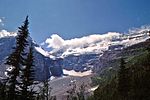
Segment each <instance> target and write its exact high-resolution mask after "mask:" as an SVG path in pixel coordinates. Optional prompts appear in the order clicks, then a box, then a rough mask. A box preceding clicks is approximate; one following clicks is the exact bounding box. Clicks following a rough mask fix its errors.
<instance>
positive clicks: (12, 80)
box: [5, 16, 33, 100]
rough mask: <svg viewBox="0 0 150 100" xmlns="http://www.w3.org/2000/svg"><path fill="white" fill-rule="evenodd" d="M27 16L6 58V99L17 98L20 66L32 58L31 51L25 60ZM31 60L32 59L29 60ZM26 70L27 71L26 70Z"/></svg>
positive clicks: (27, 31)
mask: <svg viewBox="0 0 150 100" xmlns="http://www.w3.org/2000/svg"><path fill="white" fill-rule="evenodd" d="M28 24H29V22H28V16H27V17H26V19H25V21H24V24H23V25H22V26H21V27H19V30H18V33H17V37H16V47H15V49H14V51H13V52H12V53H11V54H10V56H9V57H8V58H7V59H6V63H5V64H6V65H8V67H9V70H7V83H6V86H7V89H6V95H7V96H6V97H7V98H6V99H7V100H17V95H18V94H19V91H18V88H17V87H18V86H17V85H18V84H19V82H18V78H19V74H20V71H21V69H22V67H23V66H24V64H25V62H28V60H31V59H33V57H32V56H31V55H32V53H31V52H32V51H31V52H30V53H29V55H28V56H29V57H28V60H27V61H25V56H26V53H25V49H26V48H27V46H28V41H27V38H28V36H29V30H28ZM31 61H32V60H31ZM26 65H27V66H26V68H27V67H30V66H31V65H32V64H31V62H28V63H26ZM24 72H25V71H24ZM26 72H27V71H26ZM25 80H26V78H25V76H24V79H23V82H22V83H24V86H26V85H25V82H26V81H25ZM27 80H28V79H27ZM28 84H31V82H29V83H28Z"/></svg>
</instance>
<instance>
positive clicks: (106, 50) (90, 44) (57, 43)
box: [45, 26, 150, 72]
mask: <svg viewBox="0 0 150 100" xmlns="http://www.w3.org/2000/svg"><path fill="white" fill-rule="evenodd" d="M149 34H150V26H142V27H141V28H137V29H132V30H130V31H129V33H126V34H121V33H116V32H108V33H107V34H101V35H100V34H94V35H89V36H85V37H82V38H75V39H71V40H64V39H62V38H61V37H60V36H59V35H57V34H54V35H52V36H51V37H50V38H48V39H47V40H46V41H45V44H48V46H47V47H48V48H50V50H51V51H49V52H48V53H49V57H51V58H52V59H55V60H57V58H62V59H63V60H62V61H61V65H62V67H63V68H64V69H66V70H75V71H77V72H79V71H80V72H84V71H88V70H91V69H92V70H93V69H96V67H97V62H98V64H99V66H100V65H101V66H103V65H104V64H105V63H104V62H105V61H107V60H111V59H113V58H115V55H116V54H117V53H120V52H121V51H122V49H124V48H127V47H129V46H131V45H134V44H137V43H140V42H143V41H145V40H147V39H148V38H149ZM104 57H105V60H102V59H101V58H104ZM100 60H101V61H100ZM56 62H57V61H56Z"/></svg>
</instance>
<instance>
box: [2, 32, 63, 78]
mask: <svg viewBox="0 0 150 100" xmlns="http://www.w3.org/2000/svg"><path fill="white" fill-rule="evenodd" d="M5 33H6V31H3V32H0V34H1V37H0V52H1V54H0V77H5V70H6V66H5V65H4V62H5V59H6V57H7V56H8V55H9V54H10V53H11V52H12V51H13V48H14V47H15V36H16V34H15V33H14V34H13V33H11V34H9V32H7V34H6V35H5ZM2 35H3V36H2ZM28 41H29V44H30V45H31V43H32V44H33V46H34V58H35V59H34V60H35V70H36V71H35V72H36V75H35V76H36V80H44V79H47V78H49V77H50V75H53V76H61V75H62V74H63V72H62V69H61V67H60V66H59V67H60V68H59V69H58V67H57V68H56V67H54V66H51V62H52V61H53V60H52V59H50V58H49V57H47V56H46V55H44V54H43V53H42V52H40V51H42V50H43V49H42V48H41V47H40V46H39V45H37V44H36V43H35V42H34V41H33V40H32V39H31V38H29V39H28ZM26 51H28V50H26ZM43 51H44V50H43ZM50 69H52V70H50ZM55 70H57V71H55ZM59 71H60V72H59ZM58 72H59V73H58Z"/></svg>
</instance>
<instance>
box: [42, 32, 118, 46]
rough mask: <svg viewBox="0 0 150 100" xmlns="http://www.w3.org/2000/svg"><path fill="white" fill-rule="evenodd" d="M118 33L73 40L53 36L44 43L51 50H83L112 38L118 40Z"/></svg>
mask: <svg viewBox="0 0 150 100" xmlns="http://www.w3.org/2000/svg"><path fill="white" fill-rule="evenodd" d="M119 36H120V33H116V32H109V33H107V34H103V35H99V34H94V35H89V36H85V37H82V38H74V39H71V40H64V39H62V38H61V37H60V36H59V35H57V34H53V35H52V36H51V38H48V39H46V41H45V43H47V44H48V47H52V48H62V47H65V48H78V47H81V48H85V47H86V46H89V45H91V44H95V43H97V42H102V41H111V40H112V39H114V38H119Z"/></svg>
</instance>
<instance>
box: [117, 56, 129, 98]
mask: <svg viewBox="0 0 150 100" xmlns="http://www.w3.org/2000/svg"><path fill="white" fill-rule="evenodd" d="M128 80H129V78H128V71H127V68H126V66H125V60H124V58H121V61H120V69H119V72H118V92H119V94H120V96H121V98H122V100H126V98H127V97H128V92H129V81H128Z"/></svg>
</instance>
